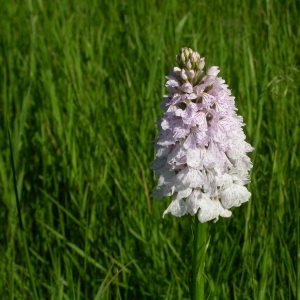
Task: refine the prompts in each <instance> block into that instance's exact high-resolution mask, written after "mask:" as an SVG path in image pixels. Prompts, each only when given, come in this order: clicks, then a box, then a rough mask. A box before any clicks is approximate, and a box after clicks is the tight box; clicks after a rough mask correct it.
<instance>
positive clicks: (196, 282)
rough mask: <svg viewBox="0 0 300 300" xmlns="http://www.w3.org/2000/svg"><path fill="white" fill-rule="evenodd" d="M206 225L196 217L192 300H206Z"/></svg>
mask: <svg viewBox="0 0 300 300" xmlns="http://www.w3.org/2000/svg"><path fill="white" fill-rule="evenodd" d="M206 226H207V224H206V223H200V222H199V220H198V217H197V215H196V216H195V231H194V257H193V282H192V283H193V286H192V289H193V291H192V300H204V299H205V298H204V297H205V295H204V280H205V278H204V262H205V254H206Z"/></svg>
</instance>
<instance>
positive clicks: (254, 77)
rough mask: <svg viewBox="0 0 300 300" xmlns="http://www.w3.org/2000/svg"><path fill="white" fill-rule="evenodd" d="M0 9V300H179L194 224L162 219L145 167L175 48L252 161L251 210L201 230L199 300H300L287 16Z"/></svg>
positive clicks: (272, 1)
mask: <svg viewBox="0 0 300 300" xmlns="http://www.w3.org/2000/svg"><path fill="white" fill-rule="evenodd" d="M0 3H1V10H0V66H1V68H0V124H1V126H0V141H1V143H0V295H1V297H0V298H1V299H3V300H6V299H11V300H12V299H16V300H19V299H20V300H23V299H24V300H32V299H33V300H37V299H51V300H61V299H63V300H68V299H70V300H73V299H74V300H79V299H92V300H102V299H103V300H108V299H111V300H121V299H122V300H132V299H154V300H156V299H168V300H171V299H174V300H175V299H176V300H181V299H182V300H188V299H189V284H190V282H189V281H190V273H191V270H192V265H191V263H192V250H193V249H192V242H193V234H192V230H193V221H194V218H192V217H183V218H174V217H171V216H170V215H168V216H166V217H165V218H164V219H163V218H162V213H163V211H164V210H165V209H166V207H167V206H168V204H169V202H170V199H164V200H161V201H160V200H156V199H152V198H151V197H150V193H151V190H152V188H153V187H154V186H155V182H156V180H155V177H154V174H153V172H152V171H151V170H150V168H149V162H150V161H152V160H153V159H154V148H153V144H152V141H153V139H154V138H155V136H156V134H157V128H156V125H155V122H156V120H157V118H158V117H159V116H160V115H161V114H162V111H161V110H160V108H159V103H160V102H161V100H162V95H163V94H164V93H166V89H165V88H164V83H165V76H166V75H168V74H169V68H170V67H171V66H174V65H176V64H175V55H176V54H177V53H178V52H179V51H180V48H181V47H185V46H186V47H190V48H193V49H194V50H196V51H198V52H199V53H200V55H201V56H204V57H205V59H206V66H207V67H208V66H211V65H217V66H220V69H221V73H220V76H222V78H224V79H225V80H226V82H227V83H228V84H229V87H230V89H231V90H232V94H233V95H234V96H235V97H236V106H237V107H238V114H239V115H242V116H243V118H244V122H245V123H246V126H245V127H244V131H245V134H246V135H247V141H248V142H249V143H250V144H251V145H253V146H254V147H255V151H254V152H252V153H251V154H250V157H251V159H252V160H253V164H254V167H253V169H252V171H251V184H249V186H248V188H249V190H250V191H251V193H252V198H251V200H250V202H248V203H246V204H244V205H242V206H241V207H240V208H236V209H233V216H232V217H231V218H230V219H223V218H221V219H220V220H219V221H218V222H217V223H215V224H214V223H212V222H210V223H209V224H208V230H209V236H210V244H209V247H208V254H207V261H206V266H205V274H206V277H207V281H206V283H205V288H206V295H207V299H210V300H218V299H221V300H222V299H230V300H232V299H237V300H256V299H257V300H264V299H268V300H269V299H270V300H273V299H275V300H277V299H278V300H291V299H296V300H300V278H299V276H300V245H299V244H300V233H299V231H300V226H299V216H300V199H299V198H300V187H299V186H300V179H299V178H300V155H299V151H300V122H299V119H300V96H299V95H300V72H299V71H300V49H299V46H300V43H299V41H300V27H299V24H300V13H299V11H300V9H299V3H298V4H297V2H296V1H293V0H287V1H279V0H266V1H262V0H261V1H260V0H255V1H238V0H228V1H225V0H216V1H192V0H191V1H188V0H187V1H177V0H170V1H150V0H147V1H133V0H110V1H108V0H98V1H97V0H90V1H83V0H78V1H75V0H73V1H72V0H61V1H57V0H53V1H43V0H26V1H20V0H12V1H5V0H3V1H0ZM8 131H9V132H10V136H11V144H12V153H13V160H14V164H15V169H16V170H15V171H16V185H17V190H18V194H19V199H20V211H21V216H22V223H23V227H24V228H22V227H21V226H20V222H19V217H18V210H17V204H16V198H15V191H14V183H13V172H12V164H11V155H10V148H9V138H8ZM22 229H23V230H22Z"/></svg>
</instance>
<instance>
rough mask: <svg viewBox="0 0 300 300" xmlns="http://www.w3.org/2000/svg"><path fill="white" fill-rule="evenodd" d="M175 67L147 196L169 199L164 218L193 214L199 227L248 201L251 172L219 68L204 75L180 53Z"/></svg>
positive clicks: (190, 56)
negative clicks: (151, 186) (154, 179)
mask: <svg viewBox="0 0 300 300" xmlns="http://www.w3.org/2000/svg"><path fill="white" fill-rule="evenodd" d="M176 61H177V63H178V67H173V68H172V69H171V74H170V75H169V76H167V77H166V79H167V82H166V85H165V86H166V87H167V88H168V89H169V94H167V95H164V98H163V99H164V100H163V102H162V103H161V108H162V109H163V111H164V115H163V116H162V117H161V118H160V119H159V121H158V126H159V128H160V132H159V134H158V136H157V138H156V139H155V141H154V142H155V149H156V159H155V160H154V161H153V162H151V163H150V167H151V168H152V169H153V170H155V172H156V177H157V179H158V182H157V186H156V187H155V188H154V190H153V192H152V194H151V196H152V197H155V198H157V199H162V198H163V197H166V196H172V202H171V204H170V205H169V207H168V208H167V209H166V210H165V211H164V213H163V217H164V216H165V215H166V214H168V213H171V214H172V215H173V216H176V217H181V216H183V215H185V214H190V215H192V216H193V215H195V214H198V219H199V221H200V222H201V223H204V222H207V221H210V220H214V221H215V222H216V221H217V220H218V219H219V216H221V217H230V216H231V211H230V210H229V209H230V208H231V207H233V206H240V205H241V204H242V203H244V202H246V201H248V200H249V198H250V196H251V193H250V192H249V191H248V190H247V188H246V187H245V184H247V183H249V182H250V180H249V170H250V169H251V168H252V163H251V161H250V158H249V157H248V156H247V154H246V153H247V152H251V151H253V149H254V148H253V147H252V146H251V145H250V144H248V143H247V142H246V141H245V138H246V136H245V134H244V132H243V129H242V126H243V125H245V124H243V118H242V117H241V116H238V115H237V114H236V111H237V108H236V107H235V101H234V97H233V96H232V95H231V91H230V90H229V89H228V88H227V87H228V86H227V85H226V84H225V80H223V79H222V78H221V77H217V75H218V73H219V72H220V70H219V68H218V67H216V66H212V67H210V68H208V69H207V70H206V71H204V66H205V62H204V58H201V57H200V55H199V53H198V52H195V51H193V50H192V49H189V48H182V49H181V51H180V54H178V55H177V56H176Z"/></svg>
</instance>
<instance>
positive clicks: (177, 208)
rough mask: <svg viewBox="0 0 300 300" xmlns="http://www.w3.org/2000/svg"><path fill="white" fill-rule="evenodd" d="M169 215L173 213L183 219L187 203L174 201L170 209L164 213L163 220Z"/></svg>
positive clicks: (180, 200)
mask: <svg viewBox="0 0 300 300" xmlns="http://www.w3.org/2000/svg"><path fill="white" fill-rule="evenodd" d="M168 213H171V214H172V215H173V216H175V217H182V216H183V215H185V213H186V204H185V202H184V201H183V200H182V199H179V200H173V201H172V202H171V204H170V205H169V207H168V208H167V209H166V210H165V211H164V213H163V218H164V216H165V215H166V214H168Z"/></svg>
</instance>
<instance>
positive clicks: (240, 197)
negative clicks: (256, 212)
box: [220, 184, 251, 208]
mask: <svg viewBox="0 0 300 300" xmlns="http://www.w3.org/2000/svg"><path fill="white" fill-rule="evenodd" d="M220 197H221V202H222V204H223V206H224V207H225V208H231V207H232V206H240V205H241V204H242V203H244V202H247V201H248V200H249V198H250V197H251V193H249V191H248V190H247V188H246V187H244V186H242V185H238V184H232V185H231V186H230V187H228V188H227V189H225V190H223V191H220Z"/></svg>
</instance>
